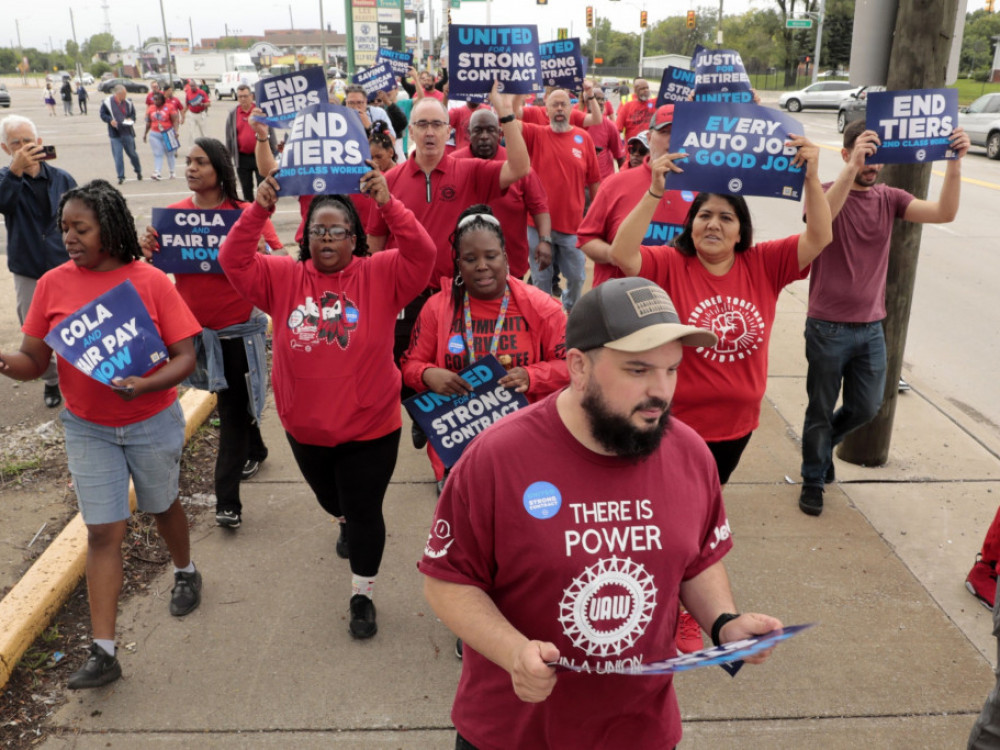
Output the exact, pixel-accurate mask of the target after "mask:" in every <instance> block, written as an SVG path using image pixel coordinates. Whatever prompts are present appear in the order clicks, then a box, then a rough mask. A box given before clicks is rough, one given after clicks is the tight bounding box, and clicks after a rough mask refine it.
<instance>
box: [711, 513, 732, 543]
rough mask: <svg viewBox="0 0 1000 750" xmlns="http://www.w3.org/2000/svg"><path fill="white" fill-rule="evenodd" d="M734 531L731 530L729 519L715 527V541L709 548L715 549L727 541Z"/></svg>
mask: <svg viewBox="0 0 1000 750" xmlns="http://www.w3.org/2000/svg"><path fill="white" fill-rule="evenodd" d="M731 534H732V532H731V531H730V530H729V519H728V518H727V519H726V522H725V523H724V524H722V526H716V527H715V541H714V542H712V543H711V544H709V545H708V547H709V549H715V548H716V547H718V546H719V545H720V544H722V543H723V542H724V541H726V540H727V539H728V538H729V537H730V535H731Z"/></svg>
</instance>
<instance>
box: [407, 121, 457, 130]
mask: <svg viewBox="0 0 1000 750" xmlns="http://www.w3.org/2000/svg"><path fill="white" fill-rule="evenodd" d="M410 125H412V126H413V127H414V128H415V129H416V130H427V129H428V128H434V129H435V130H440V129H441V128H446V127H448V123H446V122H445V121H444V120H417V121H416V122H411V123H410Z"/></svg>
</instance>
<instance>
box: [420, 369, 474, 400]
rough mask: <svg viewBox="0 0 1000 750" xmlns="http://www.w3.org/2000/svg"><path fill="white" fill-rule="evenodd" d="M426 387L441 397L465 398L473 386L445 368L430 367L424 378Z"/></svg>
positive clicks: (425, 371)
mask: <svg viewBox="0 0 1000 750" xmlns="http://www.w3.org/2000/svg"><path fill="white" fill-rule="evenodd" d="M422 378H423V381H424V385H426V386H427V387H428V388H429V389H430V390H432V391H434V393H436V394H438V395H439V396H464V395H466V394H467V393H472V386H471V385H469V383H468V382H467V381H466V380H465V379H464V378H463V377H462V376H461V375H459V374H458V373H457V372H452V371H451V370H446V369H444V368H443V367H428V368H427V369H426V370H424V374H423V376H422Z"/></svg>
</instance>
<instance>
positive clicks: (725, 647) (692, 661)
mask: <svg viewBox="0 0 1000 750" xmlns="http://www.w3.org/2000/svg"><path fill="white" fill-rule="evenodd" d="M814 624H815V623H809V624H806V625H789V626H787V627H784V628H779V629H777V630H772V631H771V632H770V633H765V634H764V635H759V636H756V637H754V638H746V639H744V640H742V641H732V642H731V643H724V644H722V645H721V646H714V647H712V648H703V649H701V650H700V651H694V652H692V653H690V654H681V655H680V656H676V657H674V658H673V659H664V660H663V661H652V662H641V661H640V662H637V663H631V662H632V660H630V659H622V660H618V661H616V663H615V665H614V666H612V667H610V668H609V667H607V666H606V665H604V664H602V665H601V673H602V674H627V675H661V674H676V673H678V672H689V671H691V670H692V669H699V668H701V667H711V666H715V665H718V666H720V667H722V668H723V669H725V670H726V671H727V672H728V673H729V674H730V676H732V677H735V676H736V673H737V672H739V671H740V667H742V666H743V660H744V659H746V658H747V657H748V656H753V655H754V654H759V653H760V652H761V651H766V650H767V649H769V648H772V647H774V646H776V645H777V644H779V643H781V642H782V641H787V640H788V639H789V638H792V637H794V636H796V635H798V634H799V633H801V632H803V631H804V630H808V629H809V628H811V627H813V626H814ZM549 666H552V667H556V668H557V669H563V670H566V671H570V672H588V671H590V669H591V668H590V666H589V664H588V665H583V664H577V663H575V662H573V661H571V660H570V659H567V658H565V657H561V658H560V659H559V661H557V662H552V663H550V665H549Z"/></svg>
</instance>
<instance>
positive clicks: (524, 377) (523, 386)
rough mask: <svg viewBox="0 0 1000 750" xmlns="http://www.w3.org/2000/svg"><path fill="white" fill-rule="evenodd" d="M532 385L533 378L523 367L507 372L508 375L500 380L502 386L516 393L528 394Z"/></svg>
mask: <svg viewBox="0 0 1000 750" xmlns="http://www.w3.org/2000/svg"><path fill="white" fill-rule="evenodd" d="M530 384H531V376H530V375H528V371H527V370H525V369H524V368H523V367H514V368H512V369H510V370H508V371H507V374H506V375H504V376H503V377H502V378H500V385H502V386H503V387H504V388H509V389H510V390H512V391H514V392H515V393H527V392H528V386H529V385H530Z"/></svg>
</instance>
